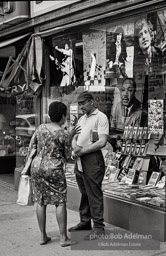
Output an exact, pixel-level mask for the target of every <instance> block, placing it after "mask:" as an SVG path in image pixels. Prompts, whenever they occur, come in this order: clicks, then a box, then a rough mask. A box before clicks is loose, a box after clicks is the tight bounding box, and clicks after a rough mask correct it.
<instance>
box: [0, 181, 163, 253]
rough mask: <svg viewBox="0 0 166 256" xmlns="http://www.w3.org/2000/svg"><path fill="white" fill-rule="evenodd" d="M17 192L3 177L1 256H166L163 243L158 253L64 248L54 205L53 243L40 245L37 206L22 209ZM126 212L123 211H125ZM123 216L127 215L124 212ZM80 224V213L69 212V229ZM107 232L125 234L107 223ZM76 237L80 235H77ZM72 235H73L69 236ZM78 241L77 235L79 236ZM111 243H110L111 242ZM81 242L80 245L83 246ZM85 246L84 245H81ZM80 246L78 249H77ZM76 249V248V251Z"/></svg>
mask: <svg viewBox="0 0 166 256" xmlns="http://www.w3.org/2000/svg"><path fill="white" fill-rule="evenodd" d="M16 199H17V191H16V190H14V185H13V184H12V182H11V179H9V180H8V182H6V181H5V179H4V177H3V178H2V179H1V177H0V223H1V225H0V256H29V255H31V256H53V255H56V256H63V255H64V256H68V255H69V256H70V255H71V256H77V255H79V256H83V255H84V256H86V255H92V256H93V255H94V256H99V255H100V256H107V255H109V256H159V255H161V256H164V255H166V243H160V244H159V245H160V249H158V250H135V249H134V248H133V247H132V250H128V249H129V247H124V249H123V248H122V247H120V248H121V249H120V250H116V247H107V248H104V246H105V245H103V246H100V248H99V246H98V247H97V246H96V247H93V250H92V247H89V244H90V243H91V242H92V241H88V242H86V243H85V244H83V242H78V243H77V245H74V246H72V247H65V248H62V247H60V245H59V231H58V226H57V221H56V216H55V208H54V206H48V210H47V232H48V236H51V238H52V241H51V242H50V243H48V244H46V245H42V246H41V245H39V240H40V232H39V229H38V225H37V220H36V215H35V207H34V206H19V205H17V204H16ZM122 211H123V209H122ZM122 214H123V213H122ZM78 222H79V214H78V212H75V211H71V210H69V209H68V227H71V226H73V225H75V224H77V223H78ZM106 229H107V231H108V230H109V231H110V232H111V233H114V232H117V231H118V232H119V233H121V232H123V231H124V230H122V229H119V228H117V227H115V226H112V225H110V224H107V223H106ZM75 234H76V232H75ZM69 236H70V233H69ZM75 238H77V234H76V236H75ZM109 241H110V240H109ZM79 243H80V244H79ZM81 243H82V244H81ZM75 246H76V247H75ZM74 247H75V248H74Z"/></svg>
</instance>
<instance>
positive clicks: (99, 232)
mask: <svg viewBox="0 0 166 256" xmlns="http://www.w3.org/2000/svg"><path fill="white" fill-rule="evenodd" d="M104 236H105V230H104V229H102V228H99V229H92V231H91V232H90V233H89V234H88V235H86V236H84V238H83V239H84V240H87V241H91V240H98V239H100V240H101V239H104Z"/></svg>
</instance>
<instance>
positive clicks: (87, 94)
mask: <svg viewBox="0 0 166 256" xmlns="http://www.w3.org/2000/svg"><path fill="white" fill-rule="evenodd" d="M86 100H93V96H92V94H91V93H90V92H88V91H84V92H82V93H80V95H79V96H78V103H81V102H84V101H86Z"/></svg>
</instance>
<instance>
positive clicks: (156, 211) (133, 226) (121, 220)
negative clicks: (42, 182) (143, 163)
mask: <svg viewBox="0 0 166 256" xmlns="http://www.w3.org/2000/svg"><path fill="white" fill-rule="evenodd" d="M67 186H68V200H67V202H68V208H69V209H72V210H76V211H78V208H79V204H80V192H79V190H78V186H77V184H76V182H75V181H72V182H70V181H68V182H67ZM103 193H104V220H105V222H107V223H110V224H112V225H115V226H117V227H120V228H124V229H127V230H130V231H134V232H139V233H141V232H142V233H144V232H153V231H156V232H155V233H154V238H155V239H156V240H159V241H162V242H163V241H166V212H165V211H164V210H163V209H162V210H161V209H160V208H159V207H153V206H152V205H151V206H150V205H145V204H142V203H139V202H136V200H135V201H134V200H129V199H125V198H122V197H120V196H114V195H111V194H110V193H108V192H103Z"/></svg>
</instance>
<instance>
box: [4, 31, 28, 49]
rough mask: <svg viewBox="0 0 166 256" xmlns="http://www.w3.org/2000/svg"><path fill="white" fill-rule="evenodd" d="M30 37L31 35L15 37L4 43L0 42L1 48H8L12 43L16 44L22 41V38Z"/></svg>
mask: <svg viewBox="0 0 166 256" xmlns="http://www.w3.org/2000/svg"><path fill="white" fill-rule="evenodd" d="M28 35H30V33H28V34H24V35H21V36H17V37H14V38H11V39H9V40H5V41H3V42H0V48H3V47H5V46H8V45H10V44H12V43H15V42H17V41H19V40H21V39H22V38H24V37H26V36H28Z"/></svg>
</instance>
